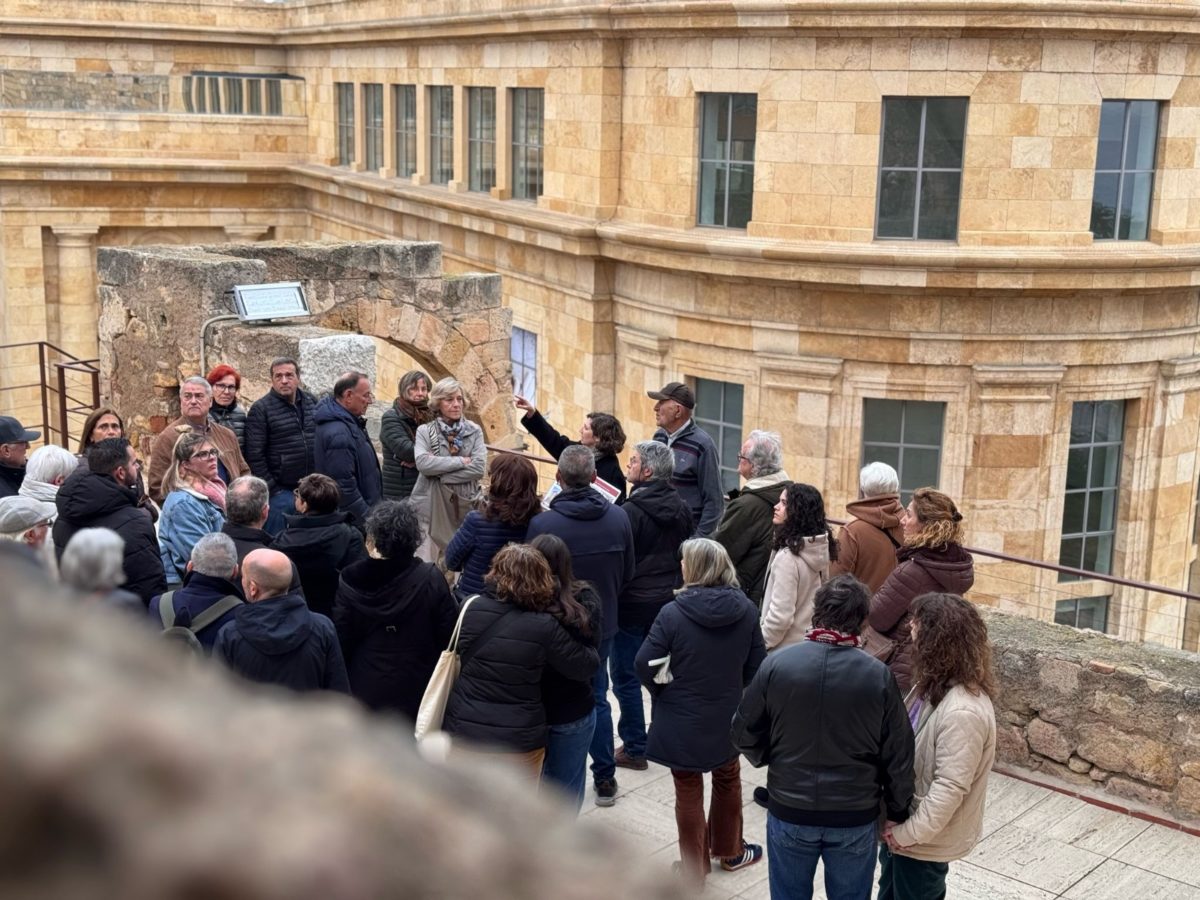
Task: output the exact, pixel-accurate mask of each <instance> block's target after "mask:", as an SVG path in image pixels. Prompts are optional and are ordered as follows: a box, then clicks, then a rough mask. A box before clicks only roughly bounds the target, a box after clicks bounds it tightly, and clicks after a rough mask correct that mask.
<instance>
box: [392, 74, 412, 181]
mask: <svg viewBox="0 0 1200 900" xmlns="http://www.w3.org/2000/svg"><path fill="white" fill-rule="evenodd" d="M392 104H393V109H392V118H393V119H394V121H395V124H396V174H397V175H398V176H400V177H401V178H408V177H409V176H410V175H412V174H413V172H415V171H417V88H416V85H412V84H396V85H393V86H392Z"/></svg>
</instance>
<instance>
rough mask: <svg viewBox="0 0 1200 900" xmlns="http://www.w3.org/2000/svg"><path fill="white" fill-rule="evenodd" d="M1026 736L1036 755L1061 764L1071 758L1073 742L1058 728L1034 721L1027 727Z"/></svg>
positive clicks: (1030, 747) (1040, 720)
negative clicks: (1038, 754)
mask: <svg viewBox="0 0 1200 900" xmlns="http://www.w3.org/2000/svg"><path fill="white" fill-rule="evenodd" d="M1025 735H1026V737H1027V738H1028V740H1029V749H1031V750H1032V751H1033V752H1034V753H1040V754H1041V755H1042V756H1048V757H1049V758H1050V759H1053V760H1055V761H1057V762H1060V763H1065V762H1067V760H1069V759H1070V758H1071V751H1072V749H1073V745H1072V742H1071V740H1070V739H1069V738H1068V737H1067V736H1066V735H1065V734H1064V733H1063V731H1062V729H1061V728H1059V727H1058V726H1056V725H1051V724H1050V723H1048V722H1045V721H1043V720H1042V719H1034V720H1033V721H1031V722H1030V723H1029V724H1028V725H1027V726H1026V727H1025Z"/></svg>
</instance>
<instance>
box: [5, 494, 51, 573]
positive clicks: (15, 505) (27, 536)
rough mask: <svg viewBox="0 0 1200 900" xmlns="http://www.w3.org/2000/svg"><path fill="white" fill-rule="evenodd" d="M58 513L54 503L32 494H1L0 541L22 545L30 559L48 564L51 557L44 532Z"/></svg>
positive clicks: (43, 564)
mask: <svg viewBox="0 0 1200 900" xmlns="http://www.w3.org/2000/svg"><path fill="white" fill-rule="evenodd" d="M57 514H58V510H57V509H56V508H55V506H54V504H53V503H46V502H44V501H42V500H34V499H33V498H31V497H0V541H13V542H14V543H17V544H20V545H22V546H23V547H24V548H25V549H26V551H27V552H28V554H29V558H30V559H33V560H34V561H35V562H37V563H38V564H40V565H42V566H43V567H48V563H49V562H50V561H51V559H52V557H51V556H50V554H49V548H48V547H46V535H47V534H48V533H49V531H50V523H51V522H53V521H54V517H55V515H57Z"/></svg>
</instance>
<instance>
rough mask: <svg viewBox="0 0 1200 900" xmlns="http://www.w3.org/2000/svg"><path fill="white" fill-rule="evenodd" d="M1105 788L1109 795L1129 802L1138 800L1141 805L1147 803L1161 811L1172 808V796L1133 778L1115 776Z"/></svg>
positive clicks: (1105, 784)
mask: <svg viewBox="0 0 1200 900" xmlns="http://www.w3.org/2000/svg"><path fill="white" fill-rule="evenodd" d="M1104 786H1105V789H1106V790H1108V791H1109V793H1112V794H1116V795H1117V796H1118V797H1124V798H1125V799H1127V800H1137V801H1138V802H1139V803H1147V804H1149V805H1150V806H1155V807H1158V808H1159V809H1168V808H1170V806H1171V795H1170V794H1168V793H1167V792H1166V791H1162V790H1159V789H1158V788H1153V787H1150V786H1149V785H1145V784H1142V783H1140V782H1137V781H1134V780H1133V779H1131V778H1124V777H1122V776H1120V775H1113V776H1112V777H1111V778H1109V779H1108V780H1107V781H1106V782H1105V783H1104Z"/></svg>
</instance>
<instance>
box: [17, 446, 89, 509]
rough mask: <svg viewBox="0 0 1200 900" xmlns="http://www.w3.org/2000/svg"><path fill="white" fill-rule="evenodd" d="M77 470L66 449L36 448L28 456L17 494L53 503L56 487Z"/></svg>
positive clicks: (74, 458)
mask: <svg viewBox="0 0 1200 900" xmlns="http://www.w3.org/2000/svg"><path fill="white" fill-rule="evenodd" d="M78 468H79V460H78V459H77V458H76V457H75V454H74V453H72V452H71V451H70V450H68V449H67V448H66V447H59V446H58V445H57V444H47V445H46V446H45V447H38V448H37V449H36V450H34V451H33V453H31V454H30V455H29V462H28V463H26V464H25V480H24V481H23V482H21V489H20V490H19V491H17V493H18V494H20V495H21V496H22V497H29V498H30V499H32V500H41V501H42V502H43V503H53V502H54V498H55V496H57V494H58V486H59V485H60V484H62V483H63V482H64V481H66V480H67V476H68V475H70V474H71V473H72V472H74V471H75V470H76V469H78ZM55 514H56V515H57V511H56V512H55Z"/></svg>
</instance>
